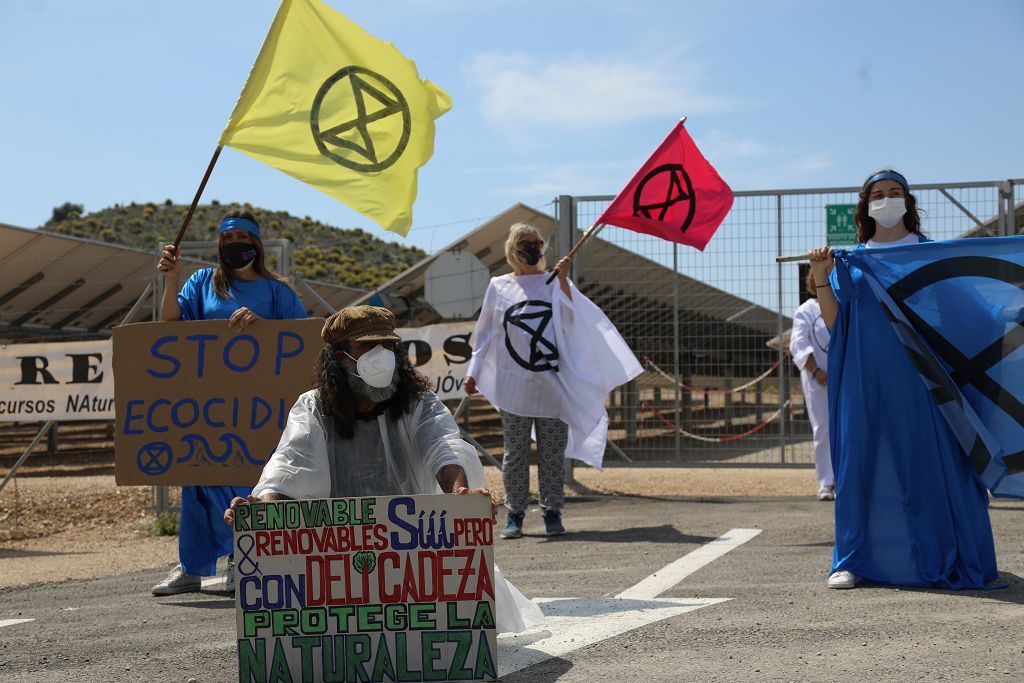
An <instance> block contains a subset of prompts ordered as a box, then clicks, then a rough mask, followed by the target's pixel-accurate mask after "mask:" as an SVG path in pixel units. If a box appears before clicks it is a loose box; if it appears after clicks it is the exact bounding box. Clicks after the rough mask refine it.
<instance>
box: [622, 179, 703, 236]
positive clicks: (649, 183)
mask: <svg viewBox="0 0 1024 683" xmlns="http://www.w3.org/2000/svg"><path fill="white" fill-rule="evenodd" d="M696 209H697V198H696V196H695V195H694V193H693V183H692V182H691V181H690V176H689V175H688V174H687V173H686V169H684V168H683V167H682V166H680V165H679V164H662V165H661V166H657V167H656V168H654V169H652V170H651V172H650V173H648V174H647V175H645V176H644V178H643V180H641V181H640V182H639V183H638V184H637V186H636V190H635V191H634V192H633V215H634V216H642V217H644V218H651V219H654V220H657V221H662V222H665V223H670V224H672V225H678V226H679V230H680V232H686V229H687V228H688V227H690V223H691V222H692V221H693V214H694V212H695V211H696ZM654 212H657V214H655V213H654Z"/></svg>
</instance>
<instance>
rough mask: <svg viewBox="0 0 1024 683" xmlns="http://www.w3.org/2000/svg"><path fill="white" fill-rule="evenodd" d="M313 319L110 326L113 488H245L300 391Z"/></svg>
mask: <svg viewBox="0 0 1024 683" xmlns="http://www.w3.org/2000/svg"><path fill="white" fill-rule="evenodd" d="M323 322H324V321H323V320H322V319H319V318H309V319H306V320H260V321H259V322H257V323H256V324H254V325H250V326H249V327H248V328H246V330H245V331H244V332H237V331H235V330H232V329H230V328H228V325H227V322H226V321H224V320H207V321H192V322H174V323H169V322H160V323H137V324H134V325H122V326H119V327H115V328H114V362H113V367H114V403H115V411H116V415H117V418H116V419H117V425H116V430H115V436H114V455H115V467H114V475H115V479H116V481H117V483H118V484H119V485H124V484H173V485H182V484H190V485H197V484H204V485H235V486H252V485H254V484H255V483H256V481H257V480H258V479H259V476H260V472H262V470H263V465H264V463H265V462H266V461H267V459H268V458H269V457H270V455H271V454H272V453H273V452H274V449H275V448H276V446H277V443H278V441H279V440H280V438H281V432H282V430H283V429H284V425H285V422H286V420H287V418H288V412H289V411H290V410H291V407H292V405H294V403H295V400H296V399H297V398H298V397H299V394H301V393H303V392H305V391H308V390H309V388H310V377H311V374H312V370H313V364H314V360H315V358H316V355H317V354H318V353H319V351H320V348H321V347H322V345H323V343H322V342H321V340H320V330H321V328H322V327H323Z"/></svg>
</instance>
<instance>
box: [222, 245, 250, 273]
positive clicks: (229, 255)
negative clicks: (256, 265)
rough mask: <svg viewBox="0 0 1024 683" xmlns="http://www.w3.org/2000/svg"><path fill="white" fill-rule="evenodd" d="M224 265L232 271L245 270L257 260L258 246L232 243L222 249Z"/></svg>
mask: <svg viewBox="0 0 1024 683" xmlns="http://www.w3.org/2000/svg"><path fill="white" fill-rule="evenodd" d="M220 252H221V255H222V256H223V258H224V263H225V264H227V266H228V268H231V269H232V270H238V269H239V268H245V267H246V266H247V265H249V264H250V263H252V262H253V261H255V260H256V245H255V244H245V243H243V242H230V243H228V244H225V245H224V246H223V247H221V249H220Z"/></svg>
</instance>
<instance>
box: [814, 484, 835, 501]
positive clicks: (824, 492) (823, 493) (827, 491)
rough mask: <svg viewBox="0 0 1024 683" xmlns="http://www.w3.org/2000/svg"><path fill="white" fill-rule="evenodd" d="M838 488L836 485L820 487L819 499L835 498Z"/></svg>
mask: <svg viewBox="0 0 1024 683" xmlns="http://www.w3.org/2000/svg"><path fill="white" fill-rule="evenodd" d="M835 499H836V488H835V487H834V486H822V487H821V488H819V489H818V500H835Z"/></svg>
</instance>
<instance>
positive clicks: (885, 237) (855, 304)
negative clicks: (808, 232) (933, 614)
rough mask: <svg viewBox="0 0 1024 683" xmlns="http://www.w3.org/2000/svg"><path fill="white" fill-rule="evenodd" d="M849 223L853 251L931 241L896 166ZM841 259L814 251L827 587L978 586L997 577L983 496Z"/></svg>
mask: <svg viewBox="0 0 1024 683" xmlns="http://www.w3.org/2000/svg"><path fill="white" fill-rule="evenodd" d="M855 220H856V223H857V241H858V242H859V243H860V244H859V245H858V247H856V248H857V249H860V248H867V249H878V248H900V249H904V248H907V247H904V246H899V245H913V244H917V243H919V242H922V241H927V240H926V239H925V237H924V235H923V234H922V233H921V219H920V216H919V215H918V211H917V201H916V199H915V197H914V195H913V194H911V193H910V187H909V185H908V183H907V181H906V179H905V178H904V177H903V176H902V175H900V174H899V173H897V172H895V171H892V170H885V171H881V172H879V173H875V174H873V175H872V176H870V177H869V178H868V179H867V180H866V181H865V182H864V185H863V187H862V188H861V191H860V198H859V202H858V204H857V209H856V213H855ZM909 248H916V247H909ZM839 259H840V261H842V264H841V267H840V268H836V269H833V266H834V265H835V259H834V257H833V254H832V250H831V249H829V248H827V247H822V248H819V249H814V250H812V251H811V252H810V261H811V269H812V272H813V273H814V278H815V280H816V281H817V282H818V283H820V284H818V285H817V287H818V302H819V304H820V306H821V314H822V318H823V319H824V320H825V323H826V324H827V325H828V327H829V329H830V330H831V331H832V343H831V346H830V349H829V361H828V365H829V367H828V375H829V397H828V399H829V422H830V426H831V434H830V437H831V438H830V445H831V452H832V465H833V469H834V471H835V476H836V492H835V493H836V506H835V526H836V539H835V549H834V552H833V562H832V573H831V574H830V576H829V579H828V586H829V588H853V587H854V586H855V585H856V584H857V582H858V580H860V579H865V580H869V581H872V582H875V583H879V584H886V585H893V586H919V587H929V588H953V589H960V588H983V587H985V585H986V584H988V583H990V582H992V581H994V580H996V578H997V571H996V560H995V547H994V543H993V540H992V527H991V524H990V521H989V515H988V493H987V491H986V490H985V488H984V486H983V485H982V484H981V483H980V482H979V480H978V479H977V477H976V476H975V475H974V472H973V470H972V468H971V466H970V463H969V462H968V459H967V457H966V456H965V454H964V452H963V450H962V448H961V447H960V445H959V443H958V441H957V440H956V438H955V437H954V435H953V432H952V431H951V429H950V428H949V425H948V424H947V423H946V421H945V419H944V418H943V417H942V414H941V413H940V412H939V411H938V409H937V407H936V405H935V401H934V399H933V398H932V397H931V395H930V394H929V388H928V387H927V386H926V385H925V383H924V382H923V381H922V379H921V377H920V376H919V374H918V372H917V369H916V367H915V365H914V364H913V362H911V361H910V359H909V357H908V352H907V350H906V348H905V347H904V346H903V344H902V343H901V342H900V341H899V339H898V338H897V337H896V332H895V331H894V329H893V327H892V324H891V323H890V321H889V319H888V317H887V315H886V313H885V311H884V309H883V307H882V305H881V304H880V303H879V302H878V300H877V298H875V296H874V295H873V294H872V293H871V290H870V287H869V286H868V284H867V282H866V281H865V274H864V272H863V271H862V270H860V269H859V268H857V267H856V266H855V265H854V264H853V263H852V262H851V261H850V260H847V259H845V258H844V256H843V255H842V254H841V255H840V256H839ZM830 276H831V281H830ZM844 369H846V370H847V372H846V373H845V374H844V373H843V370H844ZM857 369H859V370H857ZM851 370H853V371H852V372H851ZM897 390H898V395H899V398H898V399H896V398H894V394H895V393H897Z"/></svg>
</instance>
